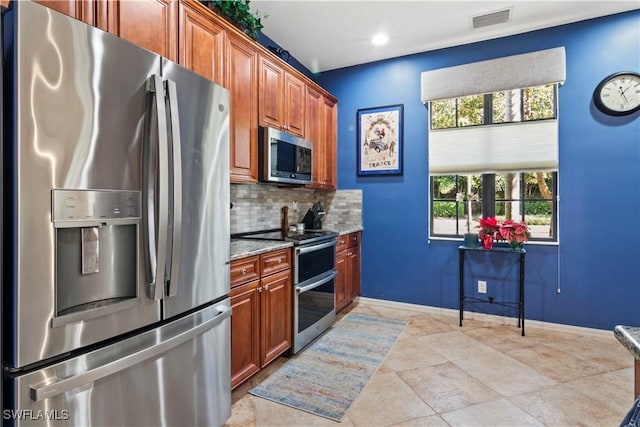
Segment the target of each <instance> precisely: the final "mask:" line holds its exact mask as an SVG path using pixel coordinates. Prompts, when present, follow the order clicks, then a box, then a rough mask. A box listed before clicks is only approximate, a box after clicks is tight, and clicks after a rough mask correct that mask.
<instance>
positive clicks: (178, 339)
mask: <svg viewBox="0 0 640 427" xmlns="http://www.w3.org/2000/svg"><path fill="white" fill-rule="evenodd" d="M216 309H217V310H218V314H217V315H216V316H214V317H212V318H211V319H209V320H207V321H205V322H203V323H201V324H199V325H198V326H196V327H194V328H191V329H188V330H186V331H184V332H182V333H179V334H177V335H175V336H173V337H171V338H169V339H167V340H166V341H162V342H160V343H158V344H156V345H153V346H151V347H147V348H145V349H143V350H140V351H137V352H135V353H132V354H129V355H127V356H124V357H122V358H120V359H117V360H115V361H113V362H110V363H107V364H104V365H101V366H99V367H97V368H94V369H91V370H88V371H86V372H83V373H81V374H79V375H76V376H71V377H69V378H63V379H58V380H57V381H53V382H48V383H47V384H44V385H30V386H29V392H30V397H31V400H33V401H34V402H40V401H42V400H44V399H48V398H50V397H53V396H57V395H59V394H62V393H66V392H68V391H70V390H73V389H74V388H77V387H81V386H84V385H87V384H90V383H93V382H94V381H97V380H99V379H101V378H105V377H107V376H109V375H112V374H115V373H117V372H120V371H123V370H125V369H127V368H130V367H132V366H134V365H137V364H140V363H142V362H144V361H145V360H148V359H151V358H154V357H157V356H159V355H161V354H163V353H166V352H168V351H169V350H171V349H172V348H175V347H177V346H179V345H180V344H183V343H185V342H187V341H189V340H191V339H193V338H194V337H196V336H198V335H200V334H202V333H204V332H206V331H208V330H209V329H212V328H214V327H216V326H217V325H219V324H220V323H222V321H224V320H225V319H227V318H228V317H230V316H231V307H229V306H225V305H222V304H221V305H220V306H219V307H216Z"/></svg>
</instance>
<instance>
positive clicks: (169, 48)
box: [96, 0, 178, 61]
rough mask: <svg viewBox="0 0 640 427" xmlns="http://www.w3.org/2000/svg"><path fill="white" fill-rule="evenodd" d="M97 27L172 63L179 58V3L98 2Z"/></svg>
mask: <svg viewBox="0 0 640 427" xmlns="http://www.w3.org/2000/svg"><path fill="white" fill-rule="evenodd" d="M96 24H97V26H98V27H99V28H101V29H103V30H105V31H108V32H110V33H112V34H115V35H117V36H119V37H122V38H123V39H126V40H129V41H130V42H132V43H135V44H137V45H138V46H141V47H143V48H145V49H148V50H150V51H152V52H155V53H157V54H159V55H162V56H164V57H166V58H168V59H170V60H172V61H177V59H178V42H177V41H178V2H177V1H171V0H135V1H130V0H98V3H97V22H96Z"/></svg>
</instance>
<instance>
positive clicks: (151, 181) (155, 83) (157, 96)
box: [143, 74, 169, 300]
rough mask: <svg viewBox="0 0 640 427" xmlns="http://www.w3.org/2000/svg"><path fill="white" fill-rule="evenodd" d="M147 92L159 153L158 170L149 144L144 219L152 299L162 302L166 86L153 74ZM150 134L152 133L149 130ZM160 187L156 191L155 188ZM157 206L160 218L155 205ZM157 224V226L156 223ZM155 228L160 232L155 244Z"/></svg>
mask: <svg viewBox="0 0 640 427" xmlns="http://www.w3.org/2000/svg"><path fill="white" fill-rule="evenodd" d="M147 91H148V92H149V93H150V94H151V95H152V98H153V106H152V111H147V114H151V115H150V116H148V119H149V120H151V117H152V116H153V113H155V116H156V120H157V133H158V138H157V146H156V147H155V148H157V152H158V164H157V169H156V168H155V164H154V161H155V158H154V156H152V155H150V153H151V152H152V151H153V150H152V144H153V143H154V141H150V140H149V141H146V146H147V147H146V148H147V152H148V154H147V155H145V159H144V160H145V165H144V171H145V172H144V173H143V181H144V183H143V185H144V190H145V193H146V195H145V201H144V211H145V212H146V215H144V216H143V218H144V222H145V225H146V227H145V228H144V232H145V234H146V239H145V240H146V244H147V254H146V255H147V259H148V263H147V282H148V283H149V284H150V286H151V288H150V293H151V297H152V298H153V299H155V300H159V299H162V296H163V289H164V271H165V265H166V257H167V233H166V230H167V216H168V213H169V207H168V204H169V200H168V199H169V194H168V192H169V174H168V170H167V169H168V163H169V142H168V136H167V114H166V109H165V96H164V85H163V83H162V78H161V77H160V76H159V75H157V74H154V75H152V76H151V77H150V78H149V80H148V86H147ZM148 132H149V130H148ZM156 185H157V187H158V188H157V189H156V188H155V186H156ZM156 203H157V206H158V210H157V218H156V209H155V206H156ZM156 222H157V224H156ZM156 229H157V230H158V234H157V241H156Z"/></svg>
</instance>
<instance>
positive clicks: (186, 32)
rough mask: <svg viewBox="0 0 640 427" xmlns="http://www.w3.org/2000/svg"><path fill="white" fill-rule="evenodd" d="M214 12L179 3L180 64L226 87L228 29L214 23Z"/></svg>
mask: <svg viewBox="0 0 640 427" xmlns="http://www.w3.org/2000/svg"><path fill="white" fill-rule="evenodd" d="M212 14H213V12H212V11H211V10H210V9H208V8H206V7H204V6H203V5H202V4H201V3H199V2H195V1H184V0H181V1H180V6H179V16H180V25H179V29H178V30H179V31H178V33H179V34H178V40H179V46H178V51H179V58H178V63H179V64H180V65H182V66H184V67H185V68H188V69H190V70H191V71H193V72H195V73H198V74H200V75H201V76H203V77H206V78H207V79H209V80H211V81H213V82H215V83H217V84H219V85H221V86H224V85H225V73H224V60H225V35H226V32H225V29H224V28H223V27H222V26H220V25H218V24H216V22H215V21H213V20H212V19H211V15H212Z"/></svg>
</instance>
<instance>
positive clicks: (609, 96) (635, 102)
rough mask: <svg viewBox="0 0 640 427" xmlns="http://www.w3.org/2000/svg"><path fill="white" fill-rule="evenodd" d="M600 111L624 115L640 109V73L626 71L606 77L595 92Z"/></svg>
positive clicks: (594, 98) (613, 114)
mask: <svg viewBox="0 0 640 427" xmlns="http://www.w3.org/2000/svg"><path fill="white" fill-rule="evenodd" d="M593 102H594V104H595V105H596V107H598V109H599V110H600V111H602V112H603V113H605V114H609V115H611V116H624V115H626V114H631V113H634V112H636V111H638V110H640V74H638V73H635V72H633V71H624V72H619V73H614V74H611V75H610V76H607V77H605V78H604V79H602V81H601V82H600V83H599V84H598V86H597V87H596V90H595V92H594V93H593Z"/></svg>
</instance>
